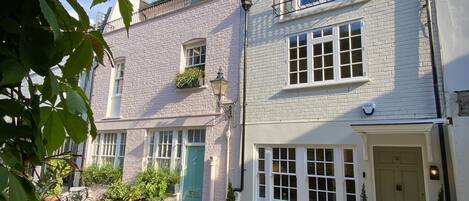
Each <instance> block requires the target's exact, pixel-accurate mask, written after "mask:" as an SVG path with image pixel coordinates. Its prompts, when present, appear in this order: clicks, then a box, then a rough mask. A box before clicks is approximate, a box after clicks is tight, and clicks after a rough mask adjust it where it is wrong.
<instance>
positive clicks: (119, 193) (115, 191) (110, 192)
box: [104, 180, 130, 201]
mask: <svg viewBox="0 0 469 201" xmlns="http://www.w3.org/2000/svg"><path fill="white" fill-rule="evenodd" d="M129 190H130V189H129V186H128V185H126V184H124V183H123V182H122V181H120V180H117V181H115V182H114V183H112V185H111V186H110V187H109V188H108V189H107V191H106V194H105V195H104V196H105V200H109V201H110V200H113V201H114V200H127V199H126V198H127V197H128V194H129Z"/></svg>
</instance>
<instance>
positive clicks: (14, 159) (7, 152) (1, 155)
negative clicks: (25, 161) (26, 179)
mask: <svg viewBox="0 0 469 201" xmlns="http://www.w3.org/2000/svg"><path fill="white" fill-rule="evenodd" d="M0 159H1V160H2V161H3V162H4V163H5V164H6V165H7V166H9V167H10V168H12V169H15V170H19V171H21V170H22V169H23V168H22V163H21V161H22V157H21V155H20V153H19V152H18V151H16V150H13V149H12V148H11V147H8V148H5V149H3V150H2V152H0Z"/></svg>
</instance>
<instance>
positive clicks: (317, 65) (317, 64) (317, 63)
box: [313, 56, 322, 68]
mask: <svg viewBox="0 0 469 201" xmlns="http://www.w3.org/2000/svg"><path fill="white" fill-rule="evenodd" d="M313 66H314V68H321V67H322V57H321V56H319V57H314V63H313Z"/></svg>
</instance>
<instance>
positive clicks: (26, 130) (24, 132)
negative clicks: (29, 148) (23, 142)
mask: <svg viewBox="0 0 469 201" xmlns="http://www.w3.org/2000/svg"><path fill="white" fill-rule="evenodd" d="M0 133H1V135H0V143H2V142H5V141H7V140H13V139H17V138H30V137H32V135H33V131H32V128H31V127H28V126H13V125H11V124H7V123H4V122H0Z"/></svg>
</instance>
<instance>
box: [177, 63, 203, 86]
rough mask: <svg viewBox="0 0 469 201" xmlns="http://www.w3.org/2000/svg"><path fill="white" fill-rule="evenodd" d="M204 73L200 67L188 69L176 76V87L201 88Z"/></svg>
mask: <svg viewBox="0 0 469 201" xmlns="http://www.w3.org/2000/svg"><path fill="white" fill-rule="evenodd" d="M203 73H204V71H203V70H201V69H200V68H198V67H193V68H187V69H185V71H184V72H183V73H178V74H177V75H176V87H177V88H179V89H184V88H193V87H200V83H199V79H200V78H201V77H202V76H203Z"/></svg>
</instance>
